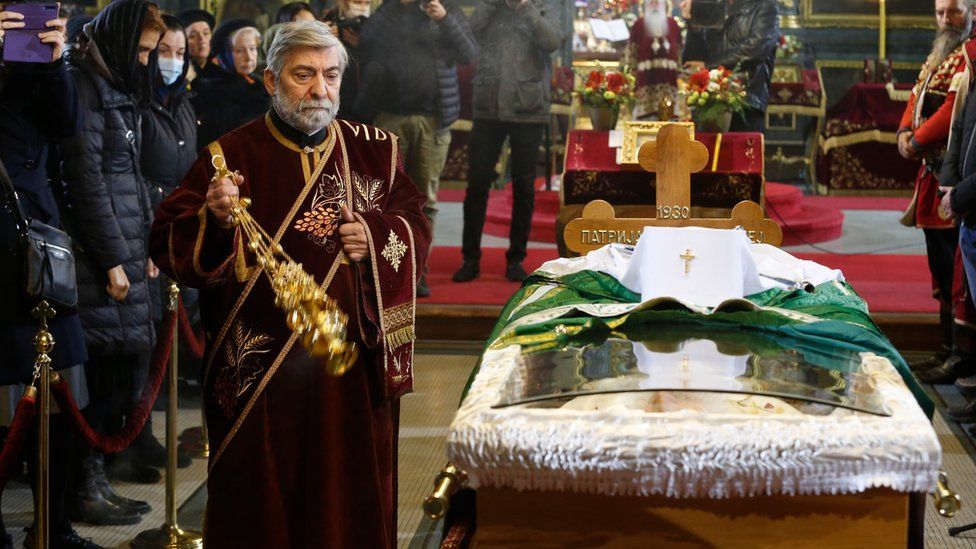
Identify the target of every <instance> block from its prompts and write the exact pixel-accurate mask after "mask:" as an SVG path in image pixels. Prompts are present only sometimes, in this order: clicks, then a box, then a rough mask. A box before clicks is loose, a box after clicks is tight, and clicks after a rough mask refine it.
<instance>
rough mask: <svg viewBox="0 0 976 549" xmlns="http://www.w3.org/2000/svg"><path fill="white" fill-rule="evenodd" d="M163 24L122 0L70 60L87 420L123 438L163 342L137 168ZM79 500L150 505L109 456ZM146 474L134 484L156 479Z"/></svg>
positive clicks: (66, 171) (125, 515)
mask: <svg viewBox="0 0 976 549" xmlns="http://www.w3.org/2000/svg"><path fill="white" fill-rule="evenodd" d="M165 30H166V27H165V25H164V24H163V21H162V19H161V18H160V15H159V10H158V9H157V7H156V5H155V4H152V3H150V2H147V1H145V0H115V1H114V2H111V3H110V4H108V6H106V7H105V9H103V10H102V11H101V12H100V13H99V14H98V15H97V16H96V17H95V19H93V20H92V22H91V23H89V24H88V25H86V26H85V28H84V33H85V35H86V36H87V38H88V43H89V44H88V48H87V50H86V51H85V53H84V55H83V56H82V57H81V58H80V59H77V60H71V61H72V62H71V66H70V67H69V72H70V74H71V75H72V77H73V78H74V81H75V85H76V87H77V89H78V97H79V110H80V112H81V114H82V119H83V123H82V126H81V131H80V132H79V134H78V135H77V136H76V137H73V138H69V139H67V140H65V141H64V142H63V143H62V151H63V153H62V154H63V157H62V158H63V166H62V172H63V173H62V177H63V180H64V187H65V195H66V201H67V204H68V211H69V215H68V216H67V220H66V221H67V222H68V223H67V225H68V228H69V231H70V232H71V235H72V237H73V238H74V240H75V242H76V245H77V248H78V249H77V250H76V251H77V255H78V259H77V273H78V298H79V300H78V310H79V314H80V316H81V321H82V325H83V327H84V330H85V339H86V342H87V345H88V354H89V361H88V363H87V365H86V374H87V377H88V390H89V393H90V395H91V405H90V406H89V408H88V421H89V423H91V424H92V426H93V427H94V428H95V429H97V430H99V431H101V432H103V433H109V434H112V433H117V432H119V431H120V430H121V429H122V426H123V417H122V414H123V410H125V409H128V408H127V405H131V400H132V391H133V387H134V384H135V379H136V377H137V376H139V375H144V374H142V372H144V371H145V370H146V369H147V368H148V362H149V355H150V352H151V350H152V348H153V346H154V345H155V342H156V334H155V329H154V326H153V321H152V311H151V304H150V301H149V288H148V284H147V278H149V277H155V276H157V275H158V273H159V271H158V269H156V268H155V266H154V265H153V264H152V262H151V261H149V260H148V259H147V249H146V236H147V233H148V229H149V226H150V224H151V223H152V210H151V204H150V200H149V193H148V192H147V188H146V184H145V181H144V179H143V176H142V173H141V169H140V167H139V155H140V149H141V146H142V139H141V133H142V132H141V129H140V125H141V124H140V112H141V109H142V105H145V104H146V102H147V101H148V99H149V97H150V93H151V87H150V83H151V81H150V79H149V76H148V74H149V73H148V68H147V67H148V66H149V65H150V64H152V65H153V66H154V64H155V49H156V44H157V42H159V39H160V37H161V36H162V34H163V33H164V32H165ZM82 476H83V481H82V482H81V483H80V486H79V488H78V493H77V498H76V500H75V503H76V508H75V514H74V517H75V519H76V520H80V521H83V522H88V523H92V524H135V523H137V522H139V521H140V520H141V514H142V513H144V512H148V510H149V505H148V504H146V503H145V502H139V501H134V500H129V499H126V498H123V497H121V496H119V495H118V494H116V493H115V492H114V491H113V490H112V489H111V487H110V486H109V484H108V482H107V481H106V480H105V472H104V457H103V456H102V455H101V454H95V453H92V454H90V455H89V456H88V457H87V458H86V459H85V460H84V461H83V467H82ZM159 478H160V475H159V472H158V471H156V470H155V469H152V468H146V469H145V470H144V471H143V472H142V474H141V475H138V474H134V475H132V476H130V478H129V479H128V480H135V481H143V482H147V481H148V482H157V481H158V480H159Z"/></svg>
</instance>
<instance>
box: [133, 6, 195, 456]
mask: <svg viewBox="0 0 976 549" xmlns="http://www.w3.org/2000/svg"><path fill="white" fill-rule="evenodd" d="M163 22H164V23H165V24H166V33H165V34H163V37H162V38H161V39H160V40H159V45H158V46H157V47H156V54H157V60H156V70H155V75H154V76H153V83H154V85H153V94H152V98H151V99H150V101H149V105H148V106H147V107H146V110H145V111H144V112H143V114H142V155H140V167H141V169H142V175H143V177H144V178H145V180H146V186H147V187H148V190H149V198H150V201H151V202H152V210H153V211H154V212H155V211H156V207H157V206H158V205H159V203H160V202H162V200H163V198H165V197H166V196H167V195H168V194H169V193H170V192H172V191H173V189H175V188H176V186H177V185H179V184H180V181H182V180H183V176H184V175H186V172H188V171H189V170H190V167H191V166H192V165H193V162H194V161H195V160H196V159H197V152H198V151H197V149H198V148H197V115H196V112H195V111H194V110H193V105H191V104H190V91H189V85H188V83H187V81H186V74H187V71H188V70H189V68H190V63H191V60H190V52H189V49H188V48H187V39H186V31H185V30H184V28H183V25H182V24H181V23H180V21H179V19H177V18H176V17H173V16H171V15H164V16H163ZM149 293H150V298H151V300H152V303H153V311H154V314H155V318H156V322H157V323H158V322H159V321H160V320H161V319H162V316H161V315H162V303H165V301H164V300H161V295H162V289H161V287H160V284H159V283H158V282H157V283H156V284H152V285H151V287H150V292H149ZM181 295H182V297H183V304H184V305H185V306H186V307H187V310H188V311H191V312H192V311H193V310H194V305H195V303H196V291H195V290H192V289H190V288H184V289H183V290H182V292H181ZM191 369H192V367H190V366H187V370H186V371H190V370H191ZM136 390H137V391H141V390H142V387H141V386H140V387H137V388H136ZM146 425H147V427H146V428H144V429H143V431H142V433H141V434H140V435H139V438H138V439H136V442H135V443H134V444H133V447H134V449H135V456H136V458H137V459H138V460H139V461H140V462H141V464H145V465H151V466H153V467H164V466H165V465H166V452H165V449H164V448H163V446H162V445H161V444H160V443H159V442H158V441H157V440H156V439H155V438H153V436H152V428H151V426H148V425H149V421H148V420H147V422H146ZM189 462H190V458H189V456H187V455H185V454H181V455H180V466H181V467H182V466H184V465H188V464H189Z"/></svg>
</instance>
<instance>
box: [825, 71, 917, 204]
mask: <svg viewBox="0 0 976 549" xmlns="http://www.w3.org/2000/svg"><path fill="white" fill-rule="evenodd" d="M910 91H911V85H910V84H899V85H896V86H895V87H894V89H889V88H887V87H886V85H885V84H856V85H855V86H854V87H853V88H851V90H850V91H848V92H847V95H845V96H844V98H843V99H841V101H840V102H839V103H837V105H835V106H834V107H832V108H831V109H829V110H828V111H827V121H826V123H825V125H824V130H823V132H821V134H820V137H819V146H818V149H817V182H818V183H819V185H820V190H821V191H822V192H824V193H832V194H870V193H872V192H886V191H887V192H890V191H896V190H897V191H910V190H911V189H912V188H913V187H914V184H915V175H916V174H917V173H918V169H919V162H918V161H915V160H905V159H904V158H902V157H901V155H899V154H898V146H897V141H896V140H897V137H896V132H897V131H898V125H899V123H900V122H901V116H902V113H904V112H905V107H906V105H907V102H908V96H909V93H910Z"/></svg>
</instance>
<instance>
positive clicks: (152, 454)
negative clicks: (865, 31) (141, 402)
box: [132, 421, 192, 469]
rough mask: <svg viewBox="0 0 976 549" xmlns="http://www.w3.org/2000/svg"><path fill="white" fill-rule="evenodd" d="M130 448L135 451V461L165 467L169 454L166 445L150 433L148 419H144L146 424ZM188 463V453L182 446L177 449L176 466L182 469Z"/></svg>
mask: <svg viewBox="0 0 976 549" xmlns="http://www.w3.org/2000/svg"><path fill="white" fill-rule="evenodd" d="M132 449H133V450H134V451H135V453H136V458H137V461H141V462H142V463H144V464H146V465H149V466H150V467H159V468H165V467H166V462H167V460H168V459H169V454H168V453H167V452H166V447H165V446H163V445H162V444H161V443H160V442H159V440H157V439H156V437H154V436H153V435H152V427H151V423H150V422H149V421H146V426H145V427H144V428H143V429H142V432H141V433H139V437H138V438H136V441H135V442H134V443H133V444H132ZM190 463H192V460H191V459H190V455H189V454H187V453H186V450H184V449H182V448H179V449H177V452H176V466H177V467H179V468H180V469H183V468H184V467H189V466H190Z"/></svg>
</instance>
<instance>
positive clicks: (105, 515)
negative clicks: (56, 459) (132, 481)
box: [71, 454, 142, 526]
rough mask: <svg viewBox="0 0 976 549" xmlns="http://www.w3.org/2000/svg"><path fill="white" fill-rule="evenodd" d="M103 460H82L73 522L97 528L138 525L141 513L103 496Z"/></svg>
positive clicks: (92, 456) (96, 458)
mask: <svg viewBox="0 0 976 549" xmlns="http://www.w3.org/2000/svg"><path fill="white" fill-rule="evenodd" d="M101 460H102V455H101V454H95V455H89V456H88V457H86V458H84V459H83V460H82V462H81V478H80V479H79V482H78V491H77V493H76V494H75V501H74V505H73V507H74V508H73V509H72V514H71V520H73V521H76V522H86V523H88V524H94V525H96V526H121V525H128V524H138V523H139V521H140V520H142V517H141V516H140V515H139V513H137V512H135V511H132V510H129V509H124V508H122V507H119V506H118V505H116V504H115V503H112V502H111V501H109V500H108V499H106V498H105V496H104V495H103V493H102V489H101V487H100V482H99V481H100V480H104V478H105V476H104V472H103V469H102V466H101Z"/></svg>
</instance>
